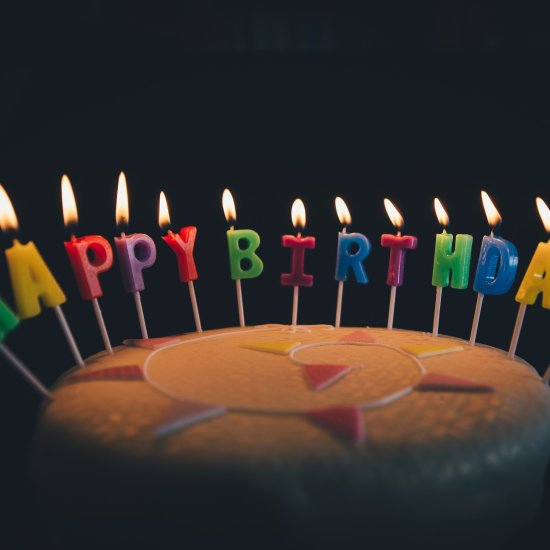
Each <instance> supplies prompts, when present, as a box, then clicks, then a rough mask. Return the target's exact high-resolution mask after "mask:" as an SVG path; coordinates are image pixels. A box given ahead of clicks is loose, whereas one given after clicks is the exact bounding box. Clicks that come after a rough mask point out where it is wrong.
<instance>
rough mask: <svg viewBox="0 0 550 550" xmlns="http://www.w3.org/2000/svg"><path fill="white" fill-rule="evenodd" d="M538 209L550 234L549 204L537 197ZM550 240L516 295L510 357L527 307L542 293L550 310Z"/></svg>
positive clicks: (535, 257) (534, 259)
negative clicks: (516, 308) (516, 305)
mask: <svg viewBox="0 0 550 550" xmlns="http://www.w3.org/2000/svg"><path fill="white" fill-rule="evenodd" d="M536 202H537V209H538V211H539V215H540V217H541V220H542V223H543V225H544V229H545V230H546V233H548V234H550V209H549V208H548V206H547V204H546V203H545V202H544V201H543V200H542V199H541V198H540V197H537V201H536ZM549 274H550V239H549V240H548V242H546V243H543V242H540V243H539V244H538V246H537V248H536V250H535V253H534V254H533V257H532V258H531V262H530V263H529V266H528V267H527V271H526V272H525V275H524V277H523V280H522V281H521V285H520V287H519V289H518V291H517V294H516V302H519V308H518V314H517V317H516V324H515V326H514V332H513V334H512V341H511V342H510V349H509V350H508V355H509V356H510V357H512V358H513V357H514V356H515V354H516V348H517V345H518V340H519V335H520V333H521V327H522V325H523V318H524V317H525V310H526V309H527V306H528V305H530V306H532V305H533V304H534V303H535V301H536V299H537V297H538V295H539V294H541V293H542V307H543V308H545V309H550V275H549Z"/></svg>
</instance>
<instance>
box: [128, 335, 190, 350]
mask: <svg viewBox="0 0 550 550" xmlns="http://www.w3.org/2000/svg"><path fill="white" fill-rule="evenodd" d="M179 341H180V339H179V338H175V337H173V336H167V337H164V338H128V339H126V340H123V341H122V343H123V344H124V345H125V346H131V347H134V348H146V349H160V348H164V347H165V346H169V345H170V344H175V343H176V342H179Z"/></svg>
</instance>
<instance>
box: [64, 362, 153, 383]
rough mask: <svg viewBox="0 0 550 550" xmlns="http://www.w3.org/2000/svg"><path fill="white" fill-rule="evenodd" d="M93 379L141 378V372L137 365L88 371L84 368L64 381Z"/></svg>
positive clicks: (88, 380)
mask: <svg viewBox="0 0 550 550" xmlns="http://www.w3.org/2000/svg"><path fill="white" fill-rule="evenodd" d="M94 380H143V372H142V370H141V367H139V366H138V365H121V366H116V367H105V368H102V369H97V370H90V371H88V369H85V370H83V371H78V372H77V373H76V374H73V376H71V377H70V378H67V379H66V380H65V382H68V383H72V382H93V381H94Z"/></svg>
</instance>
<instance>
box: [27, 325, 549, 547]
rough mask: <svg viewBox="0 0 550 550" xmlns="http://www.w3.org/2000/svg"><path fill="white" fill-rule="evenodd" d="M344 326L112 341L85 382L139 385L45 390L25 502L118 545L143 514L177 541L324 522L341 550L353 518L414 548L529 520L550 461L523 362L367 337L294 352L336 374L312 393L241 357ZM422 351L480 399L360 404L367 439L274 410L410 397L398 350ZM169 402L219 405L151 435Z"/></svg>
mask: <svg viewBox="0 0 550 550" xmlns="http://www.w3.org/2000/svg"><path fill="white" fill-rule="evenodd" d="M355 330H357V329H353V328H341V329H334V328H332V327H327V326H314V327H309V328H308V330H307V331H305V330H304V331H302V330H300V331H299V332H297V333H290V332H289V331H288V328H287V327H281V326H277V325H266V326H263V327H253V328H247V329H226V330H219V331H208V332H206V333H203V334H202V335H197V334H188V335H183V336H181V337H179V338H181V344H177V345H174V346H172V347H167V348H162V349H159V350H155V351H151V350H148V349H141V348H135V347H124V346H123V347H118V348H116V350H115V355H114V356H107V355H106V354H103V353H101V354H97V355H95V356H94V357H92V358H90V359H89V360H88V361H87V364H88V365H89V366H87V367H86V369H89V370H90V372H92V371H93V370H94V369H100V368H103V367H106V366H115V365H140V366H141V367H143V366H145V367H146V369H145V375H146V380H145V381H93V382H81V383H67V382H69V381H70V379H71V376H74V375H75V374H78V371H74V372H73V373H68V374H67V376H66V377H64V378H63V379H62V380H60V381H59V383H58V384H57V386H56V388H55V391H54V395H55V401H54V402H53V403H51V404H49V405H47V406H46V407H45V408H44V410H43V412H42V414H41V418H40V419H39V424H38V429H37V433H36V437H35V441H34V447H33V452H32V456H31V466H32V472H33V476H34V479H35V481H36V485H37V487H38V490H39V493H40V494H41V495H43V496H44V498H45V499H46V500H47V503H48V506H49V507H50V509H51V510H55V511H58V512H59V511H60V510H62V512H60V513H62V514H63V515H64V516H66V517H70V519H71V523H70V525H72V526H74V527H75V529H76V530H78V529H80V528H82V529H86V526H89V525H94V529H96V531H97V526H98V525H108V528H109V529H111V530H115V531H116V530H117V529H118V528H119V527H120V529H118V531H120V532H118V535H120V536H122V535H121V534H120V533H121V532H122V531H123V530H124V529H128V525H132V529H137V530H138V531H139V528H137V527H136V523H134V520H136V518H145V517H146V518H147V519H148V520H151V521H152V522H153V523H152V524H154V525H155V526H156V527H155V529H157V534H158V532H159V531H158V530H159V529H161V530H162V529H166V532H169V531H171V530H172V529H173V528H174V521H173V520H174V518H179V519H180V520H181V521H180V522H179V523H178V525H181V526H182V528H183V527H185V529H187V531H188V532H189V531H190V530H191V531H193V530H195V531H197V532H203V531H202V530H208V529H209V528H211V527H212V525H213V524H215V525H216V526H217V527H218V528H219V529H221V530H222V531H223V532H225V531H227V532H231V533H233V534H234V533H235V532H236V533H239V532H241V533H242V531H243V530H246V529H245V525H246V522H244V523H243V521H244V520H243V518H249V520H250V518H256V520H258V521H260V520H261V521H260V523H259V524H262V521H263V522H264V523H265V525H269V526H271V527H273V526H275V525H276V526H277V528H276V532H277V533H278V534H279V535H281V533H282V535H281V536H283V535H284V533H291V534H292V535H290V536H291V537H294V536H297V535H295V534H296V532H297V531H298V530H299V532H300V536H313V534H317V535H318V534H320V533H321V538H322V537H323V536H324V535H323V533H325V531H326V532H327V537H328V536H329V532H330V530H331V528H332V527H334V526H335V523H336V524H337V526H336V531H337V534H336V536H337V537H338V538H339V539H340V540H342V537H344V538H345V536H344V534H345V533H347V534H348V535H349V536H352V530H353V526H354V525H356V524H357V522H360V523H361V524H363V523H364V522H365V518H369V522H370V531H372V533H377V534H378V535H379V536H386V531H385V529H386V527H387V525H396V522H397V524H399V525H400V526H401V527H402V528H403V529H405V530H408V531H407V532H410V533H416V535H415V536H422V537H425V539H426V540H427V541H428V540H434V539H437V537H438V536H439V535H441V534H445V535H446V536H448V533H449V532H450V531H451V530H452V531H454V529H455V528H456V529H457V531H456V533H455V534H454V536H453V537H452V540H451V539H449V540H450V541H451V542H448V543H447V547H448V546H449V544H452V542H456V544H457V545H459V544H464V541H465V540H469V539H470V538H472V537H473V538H475V539H476V540H484V541H485V540H487V541H491V540H493V539H494V540H498V539H499V538H502V537H503V536H505V535H506V533H507V532H508V531H510V530H512V529H514V528H515V527H517V526H518V525H519V524H521V523H523V522H525V521H526V520H527V519H529V518H530V517H531V515H532V514H533V513H534V511H535V510H536V507H537V505H538V501H539V499H540V497H541V491H542V487H543V475H544V469H545V466H546V463H547V459H548V457H549V456H550V391H549V389H548V387H547V386H546V385H544V384H543V383H542V382H541V379H540V377H539V375H538V374H537V373H536V371H535V370H534V369H532V367H530V366H529V365H527V364H526V363H524V362H522V361H520V360H517V359H516V360H511V359H509V358H508V357H507V356H506V354H505V353H504V352H502V351H500V350H496V349H494V348H490V347H487V346H482V345H476V346H475V347H470V346H468V345H467V343H466V342H463V341H460V340H457V339H455V338H449V337H444V336H440V337H438V338H437V339H434V338H433V337H432V336H431V335H429V334H424V333H419V332H412V331H404V330H393V331H388V330H385V329H368V331H369V334H371V335H372V336H373V337H374V338H375V339H376V341H377V342H378V343H379V344H383V345H368V346H367V345H365V346H355V345H349V344H346V343H343V342H342V343H340V344H339V345H334V346H322V347H313V348H308V349H303V350H302V351H299V352H298V353H296V354H295V355H296V359H299V361H302V362H307V363H337V364H345V365H348V366H351V367H352V368H351V371H350V372H349V373H348V374H346V376H344V377H343V378H341V379H340V380H339V381H337V382H336V383H335V384H333V385H331V386H329V387H328V388H327V389H325V390H323V391H318V392H314V391H312V390H311V389H310V388H309V387H308V386H307V384H306V382H305V380H304V373H303V370H302V368H301V367H300V365H297V364H295V363H293V362H291V360H290V358H289V356H288V355H279V354H274V353H268V352H265V351H264V352H262V351H257V350H254V349H248V348H246V347H245V346H246V345H249V344H255V343H262V342H263V343H266V342H274V341H278V342H282V341H288V342H299V343H301V344H309V343H321V342H335V341H338V340H339V339H340V338H342V337H344V336H346V335H347V334H350V333H352V332H353V331H355ZM435 343H436V344H438V345H442V346H445V345H448V346H454V347H456V346H457V345H459V346H462V348H463V349H462V351H458V352H454V353H448V354H442V355H435V356H432V357H424V358H421V359H420V362H421V365H422V366H423V367H424V368H425V370H426V371H427V372H430V373H432V372H436V373H440V374H448V375H453V376H459V377H462V378H466V379H468V380H471V381H474V382H479V383H482V384H487V385H491V386H492V387H494V389H495V391H494V392H492V393H459V392H443V391H425V392H419V391H412V392H411V393H409V394H408V395H406V396H404V397H402V398H400V399H398V400H396V401H395V402H393V403H391V404H388V405H386V406H384V407H380V408H376V409H373V410H364V411H363V412H362V415H363V419H364V422H365V427H366V440H365V442H364V443H362V444H361V445H359V446H357V445H355V446H354V445H352V444H350V443H349V442H347V441H344V440H342V439H340V438H338V437H335V436H334V434H332V433H330V432H329V431H327V430H324V429H322V428H321V427H319V426H318V425H316V424H314V423H312V422H310V421H308V420H307V419H306V418H305V417H304V416H303V415H300V414H286V413H289V412H291V413H292V412H294V413H300V411H306V410H308V409H312V408H318V407H324V406H331V405H358V404H361V403H368V402H372V401H374V400H377V399H380V398H383V397H385V396H387V395H391V394H393V393H394V392H397V391H399V390H402V389H406V388H408V387H414V386H415V385H416V384H417V382H418V381H419V379H420V376H421V374H420V372H419V368H418V366H417V364H416V362H415V360H414V359H413V358H412V357H411V356H407V355H406V354H404V353H402V351H401V352H400V351H399V350H401V348H402V346H407V345H434V344H435ZM386 346H389V347H386ZM391 347H394V348H396V349H390V348H391ZM174 398H185V399H192V400H196V401H200V402H203V403H212V404H217V405H224V406H226V407H228V409H229V412H228V414H226V415H224V416H220V417H218V418H215V419H212V420H209V421H206V422H203V423H199V424H196V425H193V426H191V427H188V428H186V429H185V430H181V431H178V432H175V433H173V434H171V435H169V436H167V437H165V438H162V439H160V440H159V439H158V438H155V437H154V430H155V428H156V426H158V424H159V422H161V421H162V418H163V416H164V415H165V413H166V411H167V410H168V408H169V407H170V406H171V404H172V403H173V400H174ZM236 409H238V410H239V411H240V412H235V410H236ZM247 409H255V410H256V411H257V412H246V410H247ZM260 410H262V411H264V412H262V413H261V414H259V413H258V411H260ZM269 411H272V412H269ZM161 510H162V512H161ZM155 515H156V516H159V517H160V516H162V520H161V523H162V527H159V526H158V525H157V524H156V523H155V522H154V521H153V520H152V517H153V516H155ZM182 518H185V519H182ZM99 520H101V521H99ZM256 520H255V521H254V524H255V525H257V524H258V521H256ZM136 521H137V523H140V521H139V519H137V520H136ZM250 521H252V520H250ZM181 522H183V523H181ZM259 524H258V525H259ZM262 525H263V524H262ZM113 526H114V527H113ZM338 526H340V527H338ZM344 526H345V527H344ZM385 526H386V527H385ZM274 529H275V528H274ZM393 531H395V529H393ZM163 532H164V531H163ZM468 532H469V534H468ZM149 534H150V533H149ZM306 534H307V535H306ZM333 534H334V533H333ZM474 534H475V535H474ZM393 535H395V532H394V533H392V534H387V536H393ZM140 536H142V535H141V534H140ZM143 536H144V537H146V536H147V535H146V534H143ZM155 536H157V535H155ZM158 536H160V535H158ZM189 536H190V535H189ZM327 540H328V539H327Z"/></svg>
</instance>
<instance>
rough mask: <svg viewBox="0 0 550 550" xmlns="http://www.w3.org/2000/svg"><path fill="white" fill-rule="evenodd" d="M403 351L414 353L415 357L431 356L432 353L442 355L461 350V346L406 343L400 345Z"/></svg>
mask: <svg viewBox="0 0 550 550" xmlns="http://www.w3.org/2000/svg"><path fill="white" fill-rule="evenodd" d="M400 347H401V349H402V350H403V351H406V352H407V353H410V354H412V355H416V357H433V356H434V355H443V354H445V353H453V352H455V351H462V350H463V349H464V348H463V347H462V346H458V345H457V346H434V345H431V344H427V345H426V344H408V345H406V346H400Z"/></svg>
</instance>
